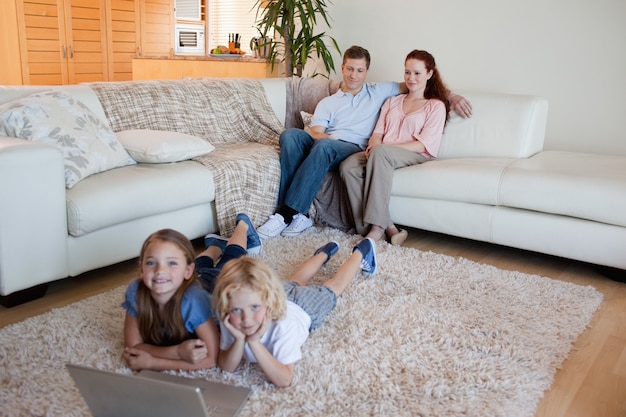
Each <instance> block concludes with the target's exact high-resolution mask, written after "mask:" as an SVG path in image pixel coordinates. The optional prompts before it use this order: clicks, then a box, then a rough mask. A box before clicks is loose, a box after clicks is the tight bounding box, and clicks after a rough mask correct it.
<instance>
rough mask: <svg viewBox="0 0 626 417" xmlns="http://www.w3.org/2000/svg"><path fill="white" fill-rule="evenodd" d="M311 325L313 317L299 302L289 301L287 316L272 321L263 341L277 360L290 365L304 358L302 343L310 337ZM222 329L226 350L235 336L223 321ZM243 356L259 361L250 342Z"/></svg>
mask: <svg viewBox="0 0 626 417" xmlns="http://www.w3.org/2000/svg"><path fill="white" fill-rule="evenodd" d="M310 327H311V317H310V316H309V315H308V314H307V313H306V312H305V311H304V310H303V309H302V308H300V307H299V306H298V305H297V304H295V303H292V302H291V301H287V311H286V313H285V316H284V317H283V318H282V319H280V320H278V321H272V322H271V323H270V325H269V327H268V329H267V331H266V332H265V334H264V335H263V337H261V343H262V344H263V346H265V348H266V349H267V350H268V351H269V352H270V353H271V354H272V356H273V357H274V358H275V359H276V360H277V361H279V362H280V363H282V364H283V365H289V364H292V363H295V362H297V361H299V360H300V359H301V358H302V345H303V344H304V342H305V341H306V339H307V338H308V337H309V328H310ZM220 331H221V337H220V349H222V350H226V349H228V348H229V347H230V345H232V344H233V343H234V342H235V338H234V337H233V335H232V334H231V333H230V331H228V329H227V328H226V326H224V323H222V322H221V321H220ZM243 357H244V358H245V359H246V360H247V361H248V362H252V363H256V362H257V360H256V357H255V356H254V354H253V353H252V350H251V349H250V346H249V345H248V343H246V344H245V347H244V354H243Z"/></svg>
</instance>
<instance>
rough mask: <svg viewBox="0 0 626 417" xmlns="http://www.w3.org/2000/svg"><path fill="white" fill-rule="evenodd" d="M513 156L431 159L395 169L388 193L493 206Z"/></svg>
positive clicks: (512, 161)
mask: <svg viewBox="0 0 626 417" xmlns="http://www.w3.org/2000/svg"><path fill="white" fill-rule="evenodd" d="M515 161H516V159H514V158H459V159H435V160H432V161H428V162H425V163H423V164H419V165H413V166H409V167H406V168H400V169H397V170H396V171H395V172H394V175H393V182H392V187H391V193H392V194H393V195H394V196H397V197H411V198H422V199H433V200H440V201H458V202H465V203H473V204H487V205H496V204H497V203H498V187H499V185H500V181H501V178H502V174H503V172H504V171H505V170H506V168H507V167H508V166H509V165H511V164H513V163H514V162H515Z"/></svg>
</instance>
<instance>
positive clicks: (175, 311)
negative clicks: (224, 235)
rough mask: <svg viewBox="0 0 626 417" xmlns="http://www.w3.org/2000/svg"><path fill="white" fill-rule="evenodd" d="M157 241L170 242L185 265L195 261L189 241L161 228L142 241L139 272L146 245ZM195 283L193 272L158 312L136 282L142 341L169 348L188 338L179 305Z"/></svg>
mask: <svg viewBox="0 0 626 417" xmlns="http://www.w3.org/2000/svg"><path fill="white" fill-rule="evenodd" d="M157 241H161V242H170V243H173V244H174V245H176V246H177V247H178V248H179V249H180V250H181V251H182V252H183V254H184V255H185V261H186V262H187V265H189V264H193V263H194V262H195V251H194V248H193V245H192V244H191V242H190V241H189V239H187V237H185V235H183V234H182V233H180V232H177V231H176V230H172V229H162V230H159V231H157V232H154V233H153V234H151V235H150V236H148V238H147V239H146V240H145V241H144V242H143V246H142V247H141V252H140V253H139V268H140V272H141V267H142V265H143V262H144V259H145V256H146V250H147V249H148V246H149V245H150V244H151V243H153V242H157ZM195 280H196V277H195V271H194V274H193V275H192V276H191V278H189V279H186V280H184V281H183V283H182V284H181V286H180V287H178V290H176V293H175V294H174V296H173V297H172V298H171V299H170V300H169V301H168V302H167V304H165V306H164V308H163V311H161V310H160V309H159V306H158V305H157V303H156V302H155V301H154V299H153V298H152V294H151V293H150V290H149V289H148V287H146V285H145V284H144V283H143V280H141V279H140V280H139V287H138V288H137V310H138V316H137V319H138V322H139V333H140V334H141V337H142V339H143V340H144V342H146V343H150V344H154V345H157V346H168V345H177V344H179V343H182V342H184V341H185V340H187V339H189V338H190V337H191V334H190V333H189V332H188V331H187V328H186V327H185V323H184V322H183V316H182V313H181V311H180V305H181V300H182V298H183V294H184V293H185V291H186V290H187V288H189V286H190V285H191V284H193V283H194V282H195Z"/></svg>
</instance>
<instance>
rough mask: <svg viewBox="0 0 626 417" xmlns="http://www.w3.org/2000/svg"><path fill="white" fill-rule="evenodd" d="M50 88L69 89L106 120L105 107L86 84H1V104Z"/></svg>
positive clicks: (68, 90)
mask: <svg viewBox="0 0 626 417" xmlns="http://www.w3.org/2000/svg"><path fill="white" fill-rule="evenodd" d="M50 90H63V91H67V92H68V93H69V94H71V95H72V96H74V97H76V98H77V99H78V100H80V101H81V102H82V103H84V104H85V105H86V106H87V107H89V109H91V110H92V111H93V112H94V113H95V114H96V115H97V116H98V117H99V118H100V119H101V120H106V115H105V113H104V108H102V104H100V100H99V99H98V96H97V95H96V93H94V91H93V90H92V89H91V88H89V87H88V86H86V85H82V84H71V85H16V86H10V85H9V86H4V85H3V86H0V104H3V103H7V102H9V101H13V100H17V99H19V98H23V97H26V96H29V95H31V94H35V93H41V92H44V91H50Z"/></svg>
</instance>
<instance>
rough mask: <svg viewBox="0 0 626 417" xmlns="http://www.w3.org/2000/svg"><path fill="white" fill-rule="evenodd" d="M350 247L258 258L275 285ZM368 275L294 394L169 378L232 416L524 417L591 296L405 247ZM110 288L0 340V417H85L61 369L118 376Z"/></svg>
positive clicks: (579, 327)
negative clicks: (241, 401) (223, 403)
mask: <svg viewBox="0 0 626 417" xmlns="http://www.w3.org/2000/svg"><path fill="white" fill-rule="evenodd" d="M358 239H359V237H357V236H352V235H347V234H344V233H341V232H338V231H336V230H333V229H319V228H314V229H312V230H311V231H310V232H307V233H306V234H305V235H303V236H301V237H299V238H276V239H273V240H270V241H267V242H266V243H265V248H264V253H263V254H262V255H261V257H262V258H263V259H265V260H266V261H267V262H268V263H269V264H271V265H272V266H273V267H274V268H275V269H276V270H277V271H278V272H279V273H280V274H282V276H285V277H286V276H288V275H289V274H290V273H291V272H293V271H294V270H295V267H296V265H297V264H298V263H299V262H301V261H302V260H304V259H306V258H307V257H309V256H310V255H311V254H312V253H313V251H314V250H315V249H316V248H317V247H319V246H321V245H322V244H323V243H325V242H327V241H329V240H335V241H337V242H339V243H340V244H341V249H340V251H339V253H338V254H337V255H335V256H334V257H333V259H332V260H331V261H330V262H329V263H328V264H327V265H326V266H325V267H324V268H323V269H322V271H321V273H320V274H319V278H320V280H323V279H325V278H327V277H330V276H331V275H332V274H333V273H334V272H335V271H336V270H337V268H338V266H339V265H340V264H341V262H342V261H343V260H345V259H346V258H347V256H348V255H349V254H350V252H351V250H352V247H353V246H354V244H355V243H356V242H357V241H358ZM378 261H379V264H380V267H379V271H378V272H377V274H376V275H375V276H374V277H371V278H365V277H363V276H361V275H358V276H357V277H356V278H355V280H354V282H353V283H352V285H351V286H350V287H349V288H348V290H347V291H346V293H344V295H343V296H342V297H341V298H340V300H339V304H338V306H337V309H336V310H335V311H334V312H333V314H331V316H330V318H329V319H328V321H327V322H326V323H325V324H324V325H323V326H322V327H320V328H319V329H317V330H316V331H314V332H313V333H312V334H311V335H310V338H309V340H308V341H307V342H306V344H305V347H304V359H303V360H302V361H300V362H299V363H298V364H297V366H296V376H295V380H294V384H293V385H292V386H291V387H290V388H286V389H277V388H275V387H274V386H273V385H271V384H268V383H267V382H265V379H264V378H263V376H262V374H261V373H260V371H259V369H258V368H257V367H256V366H252V365H243V366H241V367H240V368H239V369H238V370H237V372H235V373H233V374H226V373H222V372H220V371H219V370H217V369H212V370H207V371H201V372H193V373H183V374H181V375H185V376H190V377H195V378H204V379H208V380H217V381H223V382H226V383H230V384H236V385H243V386H249V387H251V388H252V389H253V393H252V395H251V397H250V399H249V400H248V402H247V404H246V405H245V408H244V409H243V411H242V413H241V415H242V416H296V415H303V416H304V415H306V416H314V415H317V416H346V415H350V416H412V417H415V416H448V417H449V416H489V417H494V416H506V417H516V416H520V417H530V416H532V415H533V414H534V412H535V410H536V407H537V403H538V401H539V400H540V398H541V397H542V395H543V392H544V391H545V390H546V389H548V388H549V387H550V385H551V383H552V380H553V376H554V373H555V371H556V369H557V368H558V367H559V366H560V364H561V363H562V361H563V360H564V359H565V358H566V357H567V355H568V352H569V350H570V348H571V345H572V343H573V342H574V341H575V340H576V338H577V337H578V336H579V334H580V333H581V332H582V331H583V330H584V329H585V327H586V326H587V325H588V323H589V321H590V320H591V317H592V315H593V313H594V312H595V310H596V309H597V308H598V307H599V305H600V303H601V302H602V295H601V294H600V293H599V292H598V291H596V290H595V289H594V288H592V287H583V286H579V285H574V284H570V283H566V282H561V281H556V280H551V279H547V278H543V277H539V276H534V275H527V274H522V273H518V272H511V271H502V270H499V269H496V268H494V267H491V266H485V265H481V264H478V263H475V262H471V261H468V260H463V259H455V258H452V257H447V256H442V255H438V254H434V253H430V252H421V251H418V250H414V249H409V248H402V247H392V246H390V245H388V244H386V243H380V244H379V245H378ZM123 293H124V288H122V287H120V288H118V289H115V290H113V291H110V292H107V293H104V294H100V295H98V296H95V297H91V298H88V299H85V300H83V301H80V302H78V303H75V304H72V305H70V306H67V307H64V308H60V309H56V310H53V311H51V312H49V313H47V314H44V315H41V316H38V317H33V318H31V319H27V320H25V321H23V322H21V323H17V324H15V325H11V326H8V327H5V328H3V329H0V363H1V365H0V367H1V368H0V371H1V381H0V382H1V392H0V414H1V415H3V416H27V415H33V416H88V415H89V411H88V409H87V407H86V405H85V404H84V402H83V400H82V398H81V396H80V394H79V393H78V390H77V389H76V388H75V386H74V384H73V382H72V380H71V378H70V376H69V374H68V373H67V371H66V370H65V368H64V364H65V363H66V362H73V363H77V364H83V365H87V366H92V367H96V368H100V369H105V370H111V371H115V372H123V373H130V371H129V369H128V368H126V366H125V363H124V361H123V360H122V357H121V352H122V346H123V343H122V340H123V339H122V324H123V315H124V313H123V310H122V308H121V307H119V304H120V302H121V300H122V297H123Z"/></svg>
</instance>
